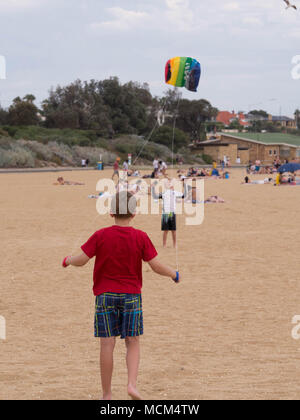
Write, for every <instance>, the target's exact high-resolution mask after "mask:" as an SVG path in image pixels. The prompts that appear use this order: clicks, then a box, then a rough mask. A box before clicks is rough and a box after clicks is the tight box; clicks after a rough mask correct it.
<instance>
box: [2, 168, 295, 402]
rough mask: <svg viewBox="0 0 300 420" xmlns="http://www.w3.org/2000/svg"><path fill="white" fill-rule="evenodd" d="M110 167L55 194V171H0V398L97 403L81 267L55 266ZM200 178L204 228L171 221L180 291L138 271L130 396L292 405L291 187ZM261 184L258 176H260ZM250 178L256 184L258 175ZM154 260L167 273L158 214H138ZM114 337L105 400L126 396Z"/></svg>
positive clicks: (88, 277) (88, 269)
mask: <svg viewBox="0 0 300 420" xmlns="http://www.w3.org/2000/svg"><path fill="white" fill-rule="evenodd" d="M111 173H112V171H110V170H108V171H104V172H98V171H89V172H70V173H67V174H65V173H63V174H62V176H64V177H65V178H66V179H68V180H75V181H82V182H84V183H85V186H59V187H58V186H54V185H52V184H53V182H55V180H56V178H57V177H58V176H59V174H53V173H41V174H7V175H6V174H5V175H4V174H2V175H0V190H1V195H0V215H1V217H0V232H1V244H2V247H1V248H2V249H1V257H2V258H1V265H0V287H1V289H0V290H1V292H0V315H2V316H4V317H5V319H6V322H7V338H6V341H0V354H1V357H0V399H70V400H72V399H99V398H100V397H101V388H100V376H99V361H98V359H99V342H98V340H97V339H95V338H94V337H93V315H94V297H93V294H92V270H93V263H92V262H90V263H89V264H88V265H87V266H85V267H84V268H82V269H75V268H69V269H67V270H64V269H62V268H61V261H62V258H63V257H64V256H65V255H69V254H70V253H73V254H74V253H75V254H76V253H78V252H79V248H80V245H81V244H83V243H84V242H85V241H86V240H87V239H88V238H89V236H90V235H91V234H93V233H94V231H96V230H98V229H100V228H102V227H105V226H108V225H109V224H111V222H112V220H111V218H110V217H109V216H98V215H97V213H96V209H95V206H96V200H92V199H88V198H87V197H88V195H89V194H93V193H95V186H96V182H97V181H98V179H99V178H100V176H101V177H105V176H109V177H110V176H111ZM231 173H232V174H231V179H229V180H208V181H207V182H205V197H206V198H207V197H208V196H210V195H219V196H221V197H223V198H224V199H225V200H226V203H225V204H210V205H206V206H205V220H204V223H203V224H202V225H200V226H196V227H195V226H194V227H190V226H186V225H185V218H184V216H183V215H182V216H180V217H179V223H178V224H179V230H178V244H179V251H178V258H179V268H180V271H181V273H182V275H183V281H182V283H181V284H180V285H175V284H174V283H173V282H172V281H171V280H169V279H167V278H162V277H159V276H157V275H155V274H153V273H152V272H151V271H150V270H149V268H148V265H147V264H145V266H144V288H143V304H144V323H145V335H144V336H143V338H142V339H141V345H142V359H141V367H140V375H139V389H140V392H141V393H142V395H143V396H144V398H145V399H158V400H167V399H169V400H176V399H195V400H201V399H298V398H299V396H300V379H299V378H300V375H299V373H300V367H299V362H300V341H296V340H294V339H293V338H292V336H291V331H292V328H293V325H292V318H293V317H294V316H295V315H297V314H300V300H299V296H300V282H299V245H300V237H299V224H300V212H299V209H300V188H298V187H280V188H275V187H274V186H273V185H241V181H242V179H243V177H244V176H245V171H244V170H232V171H231ZM260 178H265V176H261V177H260ZM257 179H259V177H258V178H257ZM134 227H136V228H139V229H142V230H145V231H146V232H147V233H148V234H149V236H150V237H151V239H152V241H153V242H154V244H155V246H156V247H157V250H158V252H159V256H160V258H161V260H162V261H164V262H166V263H168V264H169V265H171V266H173V267H174V268H175V265H176V255H175V251H174V249H173V248H172V246H171V238H169V244H168V247H167V248H166V249H163V248H162V235H161V232H160V216H157V215H148V216H145V215H144V216H138V217H136V219H135V221H134ZM124 347H125V346H124V342H123V341H122V342H121V340H118V341H117V346H116V351H115V370H114V377H113V397H114V399H127V398H128V397H127V394H126V385H127V377H126V364H125V348H124Z"/></svg>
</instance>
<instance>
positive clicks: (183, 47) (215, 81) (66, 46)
mask: <svg viewBox="0 0 300 420" xmlns="http://www.w3.org/2000/svg"><path fill="white" fill-rule="evenodd" d="M293 3H295V4H297V5H298V6H299V10H298V11H295V10H294V9H289V10H285V3H284V2H283V0H241V1H238V0H237V1H234V0H233V1H231V0H208V1H204V0H107V1H106V0H0V17H1V25H0V55H2V56H5V58H6V63H7V75H6V76H7V78H6V80H0V102H1V104H2V106H4V107H7V106H8V105H9V104H10V101H11V100H12V99H13V98H14V97H16V96H24V95H25V94H27V93H33V94H34V95H35V96H36V97H37V99H38V102H39V101H42V100H43V99H45V98H46V97H47V95H48V90H49V88H50V87H51V86H57V85H58V84H61V85H64V84H66V83H69V82H72V81H74V80H75V79H77V78H79V79H81V80H89V79H92V78H94V79H98V80H102V79H104V78H107V77H110V76H118V77H119V79H120V80H121V82H127V81H130V80H133V81H138V82H141V83H144V82H147V83H148V84H149V86H150V90H151V93H152V94H154V95H159V96H161V95H162V94H163V92H165V91H166V89H167V88H168V86H167V85H165V83H164V67H165V63H166V61H167V60H168V59H169V58H172V57H174V56H191V57H194V58H197V59H198V60H199V61H200V63H201V66H202V78H201V82H200V86H199V90H198V92H197V93H189V92H187V91H186V90H185V89H183V92H184V96H185V97H187V98H189V99H201V98H205V99H208V100H209V101H210V102H211V103H212V104H213V105H214V106H216V107H218V108H219V109H220V110H233V109H234V110H235V111H238V110H244V111H248V110H249V109H253V108H263V109H266V110H268V111H269V112H271V113H273V114H277V115H278V114H279V112H280V109H281V113H282V115H284V114H285V115H289V116H291V115H292V114H293V112H294V111H295V109H296V108H300V95H299V92H300V79H299V80H294V79H293V78H292V76H291V71H292V68H293V65H292V58H293V57H294V56H296V55H300V1H299V0H294V1H293ZM299 73H300V72H299Z"/></svg>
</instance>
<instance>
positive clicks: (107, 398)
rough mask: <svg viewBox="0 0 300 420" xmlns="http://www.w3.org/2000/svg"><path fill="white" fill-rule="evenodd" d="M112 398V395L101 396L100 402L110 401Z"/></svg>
mask: <svg viewBox="0 0 300 420" xmlns="http://www.w3.org/2000/svg"><path fill="white" fill-rule="evenodd" d="M111 398H112V394H105V395H103V398H102V399H101V401H110V400H111Z"/></svg>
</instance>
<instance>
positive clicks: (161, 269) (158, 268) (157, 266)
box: [148, 257, 180, 283]
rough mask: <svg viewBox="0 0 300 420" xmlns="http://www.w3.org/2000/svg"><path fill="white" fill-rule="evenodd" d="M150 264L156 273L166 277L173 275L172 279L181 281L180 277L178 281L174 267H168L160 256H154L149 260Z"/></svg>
mask: <svg viewBox="0 0 300 420" xmlns="http://www.w3.org/2000/svg"><path fill="white" fill-rule="evenodd" d="M148 264H149V265H150V267H151V269H152V270H153V271H154V272H155V273H156V274H159V275H161V276H164V277H171V279H173V280H174V281H176V283H179V282H180V279H179V278H178V281H177V272H176V271H175V270H173V269H172V268H170V267H168V266H167V265H165V264H163V263H161V262H160V261H159V259H158V257H156V258H153V260H151V261H149V262H148Z"/></svg>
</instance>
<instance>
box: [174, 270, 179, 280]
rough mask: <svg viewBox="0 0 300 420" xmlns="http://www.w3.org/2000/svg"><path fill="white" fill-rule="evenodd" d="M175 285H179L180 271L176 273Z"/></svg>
mask: <svg viewBox="0 0 300 420" xmlns="http://www.w3.org/2000/svg"><path fill="white" fill-rule="evenodd" d="M173 280H174V281H175V283H179V271H176V277H175V279H173Z"/></svg>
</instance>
